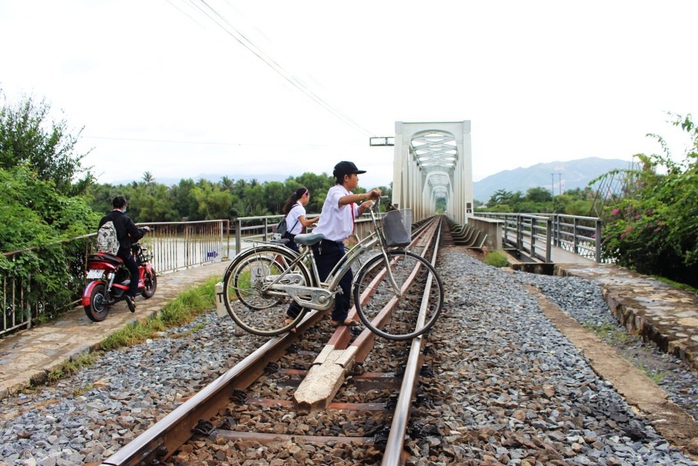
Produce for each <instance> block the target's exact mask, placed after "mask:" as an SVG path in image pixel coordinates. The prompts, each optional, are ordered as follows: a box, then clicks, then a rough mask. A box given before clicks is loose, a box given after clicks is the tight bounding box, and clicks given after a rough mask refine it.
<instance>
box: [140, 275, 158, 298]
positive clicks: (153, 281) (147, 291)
mask: <svg viewBox="0 0 698 466" xmlns="http://www.w3.org/2000/svg"><path fill="white" fill-rule="evenodd" d="M143 283H144V284H145V288H143V290H142V291H141V296H143V297H144V298H145V299H148V298H152V297H153V295H154V294H155V290H157V288H158V277H157V275H156V274H155V270H153V271H151V272H146V273H145V276H144V277H143Z"/></svg>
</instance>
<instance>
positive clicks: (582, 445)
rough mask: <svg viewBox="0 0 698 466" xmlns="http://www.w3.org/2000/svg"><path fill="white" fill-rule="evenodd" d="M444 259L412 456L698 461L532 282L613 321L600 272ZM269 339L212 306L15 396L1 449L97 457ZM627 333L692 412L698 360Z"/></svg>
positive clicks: (26, 461) (29, 456) (459, 255)
mask: <svg viewBox="0 0 698 466" xmlns="http://www.w3.org/2000/svg"><path fill="white" fill-rule="evenodd" d="M438 269H439V272H440V275H441V277H442V279H443V282H444V286H445V289H446V301H445V309H444V313H443V315H442V316H441V318H440V320H439V322H438V323H437V326H436V327H435V328H434V330H433V331H432V334H431V335H430V336H429V345H430V346H432V347H433V350H434V351H433V354H434V356H431V357H430V358H429V363H430V364H431V368H432V371H433V374H434V375H433V377H430V378H428V379H425V380H423V382H422V384H421V389H422V391H423V394H424V395H425V397H422V399H421V403H420V405H419V406H417V407H416V408H415V411H414V414H413V419H412V433H413V435H412V436H411V438H410V440H409V441H408V444H407V448H408V449H409V451H410V453H411V454H412V456H411V457H410V460H409V461H410V464H424V465H428V464H485V463H487V464H510V465H526V464H528V465H537V464H546V465H547V464H569V465H578V464H602V465H650V464H652V465H653V464H667V465H669V464H671V465H688V464H695V463H693V462H692V461H691V460H690V459H689V458H688V457H687V456H685V455H684V454H683V453H681V452H680V451H679V450H678V449H677V448H674V447H672V446H671V445H670V444H669V443H668V442H667V441H666V440H665V439H664V438H662V437H661V436H660V435H659V434H658V433H657V432H656V431H655V429H654V428H653V427H652V426H651V425H650V424H649V423H648V422H647V421H645V420H644V419H642V418H640V417H638V416H636V415H635V414H634V413H633V411H632V409H631V408H630V407H629V406H628V405H627V404H626V403H625V402H624V401H623V399H622V398H621V397H620V395H618V393H616V391H615V390H614V389H613V387H612V386H611V385H610V384H609V383H607V382H605V381H604V380H602V379H600V378H599V377H598V376H597V375H596V374H595V373H594V371H593V370H592V369H591V368H590V366H589V364H588V362H587V360H586V359H585V358H584V357H583V355H582V354H580V351H578V350H577V349H576V348H575V347H574V346H573V345H572V344H571V343H570V342H569V340H568V339H567V338H566V337H565V336H564V335H562V334H561V333H560V332H559V331H558V330H557V329H556V328H555V327H554V326H553V325H552V324H551V323H550V322H549V321H548V319H547V318H545V317H544V315H543V314H542V312H541V309H540V306H539V304H538V302H537V299H536V297H534V296H532V295H531V293H530V292H529V291H527V290H526V285H532V286H535V287H536V288H538V289H540V290H541V292H542V293H543V294H544V295H545V296H546V297H547V298H548V299H549V300H550V301H552V302H554V303H555V304H557V305H558V306H559V307H560V308H562V309H563V310H564V311H565V312H567V313H568V314H569V315H570V316H572V317H574V318H575V319H576V320H578V321H579V322H580V323H583V324H585V325H587V326H590V327H595V326H596V327H603V326H609V327H610V326H617V323H616V321H615V319H614V318H613V317H612V316H611V314H610V313H609V311H608V308H607V306H606V304H605V302H604V301H603V299H602V297H601V292H600V290H599V288H598V286H597V285H596V284H595V283H593V282H589V281H586V280H582V279H578V278H574V277H564V278H563V277H549V276H539V275H532V274H526V273H520V272H516V273H512V272H511V271H504V270H501V269H497V268H494V267H490V266H488V265H485V264H483V263H482V262H480V261H478V260H476V259H474V258H472V257H470V256H468V255H466V254H464V253H463V250H462V249H459V248H445V249H444V250H443V251H442V252H441V253H440V259H439V264H438ZM618 331H622V329H620V328H618ZM264 341H265V339H263V338H259V337H254V336H251V335H248V334H245V333H244V332H242V331H241V330H240V329H238V328H237V327H236V326H235V325H234V323H233V322H232V320H230V319H229V318H227V317H225V318H222V319H221V318H218V317H217V315H216V313H215V311H213V310H212V311H211V312H208V313H205V314H203V315H201V316H199V317H198V318H197V319H196V320H195V321H194V322H192V323H191V324H189V325H186V326H184V327H181V328H177V329H171V330H169V331H167V332H164V333H163V334H162V335H161V336H160V337H159V338H156V339H152V340H149V341H147V342H145V343H143V344H139V345H136V346H133V347H130V348H124V349H121V350H118V351H112V352H109V353H107V354H105V355H103V356H102V357H100V358H99V360H98V361H97V362H96V363H95V364H94V365H93V366H91V367H88V368H83V369H81V370H80V371H79V372H78V373H77V374H76V375H73V376H70V377H65V378H63V379H61V380H60V381H59V382H58V383H57V384H56V385H54V386H51V387H41V388H40V389H37V390H36V391H34V392H31V393H24V394H20V395H14V396H10V397H7V398H5V399H3V400H2V402H1V403H2V415H0V428H1V429H2V431H1V432H2V434H1V435H2V446H1V447H0V457H1V458H2V462H3V463H4V464H6V465H34V464H36V465H66V466H68V465H81V464H84V463H88V462H96V463H99V462H101V461H102V460H104V459H106V458H107V457H109V456H110V455H111V454H113V453H114V452H116V451H117V450H118V449H119V448H121V446H123V445H124V444H126V443H128V442H129V441H130V440H132V439H134V438H135V437H137V436H138V435H139V434H140V433H141V432H143V431H144V430H145V429H146V428H148V427H150V426H151V425H152V424H154V423H155V422H157V421H158V420H159V419H161V418H163V417H164V416H165V415H167V414H168V413H169V412H171V411H172V410H173V409H175V408H176V407H177V406H178V405H180V404H181V403H182V400H183V399H184V398H186V397H188V396H190V395H191V394H192V393H194V392H196V391H198V390H199V389H201V388H202V387H203V386H205V385H206V384H207V383H209V382H211V381H213V380H214V379H216V378H217V377H218V376H219V375H220V374H222V373H223V372H225V371H226V370H227V369H228V368H230V367H231V366H232V365H234V364H235V363H236V362H238V361H240V360H242V359H243V358H244V357H246V356H247V355H248V354H249V353H250V352H251V351H253V350H254V349H255V348H257V347H258V346H260V345H261V344H262V343H263V342H264ZM626 344H627V345H628V346H629V347H631V349H633V350H634V353H633V354H636V353H637V354H640V353H642V356H641V357H642V358H644V359H643V361H644V364H645V366H646V367H647V368H648V369H650V368H649V365H650V364H651V363H652V361H655V363H656V365H657V366H661V367H662V370H663V371H664V372H663V377H662V380H661V381H660V385H661V387H662V388H663V389H664V390H666V391H667V392H668V393H669V394H670V397H671V399H672V401H674V402H675V403H677V404H679V405H680V406H682V407H683V408H684V409H686V410H687V411H688V412H690V413H691V414H692V415H693V416H694V417H695V416H696V412H695V407H696V406H697V405H698V393H696V388H695V387H698V384H696V377H695V374H694V373H693V372H691V371H690V370H688V369H687V368H686V367H684V366H682V365H681V363H680V362H679V361H676V360H672V359H671V358H669V357H668V356H666V355H663V354H660V353H658V352H655V351H653V349H652V347H651V346H647V345H644V344H643V343H642V342H639V341H635V340H632V339H630V340H628V341H627V342H626ZM653 358H654V359H653ZM367 464H368V463H367Z"/></svg>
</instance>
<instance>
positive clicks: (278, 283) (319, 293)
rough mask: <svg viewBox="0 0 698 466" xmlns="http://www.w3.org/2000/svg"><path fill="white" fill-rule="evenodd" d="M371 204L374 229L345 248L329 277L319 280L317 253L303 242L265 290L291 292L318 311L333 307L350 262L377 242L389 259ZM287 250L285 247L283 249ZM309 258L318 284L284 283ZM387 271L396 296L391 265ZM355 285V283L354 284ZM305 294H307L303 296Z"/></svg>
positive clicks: (298, 300)
mask: <svg viewBox="0 0 698 466" xmlns="http://www.w3.org/2000/svg"><path fill="white" fill-rule="evenodd" d="M377 204H379V203H378V202H375V203H374V206H371V208H370V209H369V212H370V214H371V220H372V222H373V227H374V228H373V231H372V232H371V233H369V234H368V235H367V236H366V237H365V238H364V239H362V240H360V241H359V242H358V243H357V244H355V245H354V246H353V247H351V248H350V249H349V250H348V251H347V252H345V254H344V257H342V259H341V260H340V261H339V262H338V263H337V264H336V265H335V266H334V267H333V268H332V270H331V271H330V273H329V275H328V276H327V279H326V280H325V281H324V282H323V281H321V280H320V276H319V273H318V270H317V265H316V263H315V257H314V255H313V254H312V253H311V252H310V251H311V246H310V245H308V246H303V247H302V250H301V253H300V254H299V255H298V256H297V257H296V258H295V259H294V260H293V261H292V262H291V263H290V264H287V265H286V269H285V270H284V271H282V273H281V274H279V275H270V276H269V277H268V278H270V279H272V280H271V281H270V282H269V283H265V284H264V286H263V291H264V292H266V293H268V294H269V295H273V296H279V297H282V296H290V297H291V298H293V299H294V301H296V302H297V303H298V305H300V306H301V307H304V308H308V309H315V310H319V311H325V310H328V309H329V308H330V307H332V304H333V303H334V297H335V295H336V294H337V292H338V290H339V282H340V280H341V279H342V277H344V275H346V273H347V272H348V271H349V270H350V269H351V266H352V265H353V264H354V263H355V262H356V261H358V260H359V259H360V258H361V257H362V256H363V255H364V254H366V253H367V252H368V251H370V250H371V249H372V248H373V247H374V246H375V245H376V244H379V245H380V250H381V254H382V255H383V258H384V259H385V262H386V264H387V263H388V256H387V254H386V252H385V251H386V245H385V240H384V239H383V237H382V235H381V227H380V226H379V225H378V222H377V221H376V216H375V213H374V208H375V205H377ZM284 252H286V251H284ZM307 258H310V264H311V266H310V268H311V272H312V277H313V280H314V281H315V283H317V284H319V285H318V286H301V285H294V284H284V283H282V281H283V278H284V277H285V276H287V275H288V274H289V273H290V270H292V269H293V268H294V267H296V266H298V267H304V268H306V271H307V267H306V265H305V260H306V259H307ZM387 273H388V276H389V278H390V283H391V286H392V288H393V291H394V292H395V294H396V296H398V297H399V296H401V295H402V291H401V290H400V287H399V286H398V285H397V284H396V282H395V279H394V277H393V275H392V272H391V270H390V268H389V267H387ZM352 287H353V284H352ZM304 297H307V299H306V298H304Z"/></svg>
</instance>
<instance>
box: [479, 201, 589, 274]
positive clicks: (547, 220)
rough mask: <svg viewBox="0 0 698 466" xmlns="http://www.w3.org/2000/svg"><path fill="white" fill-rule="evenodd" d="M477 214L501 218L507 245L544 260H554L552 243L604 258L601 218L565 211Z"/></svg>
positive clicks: (562, 247)
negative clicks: (602, 255) (553, 212)
mask: <svg viewBox="0 0 698 466" xmlns="http://www.w3.org/2000/svg"><path fill="white" fill-rule="evenodd" d="M474 215H475V216H478V217H486V218H493V219H498V220H502V221H503V222H504V228H503V229H502V242H503V244H504V245H510V246H513V247H516V249H518V250H520V251H523V252H526V253H528V254H529V255H530V256H531V257H534V258H536V259H539V260H542V261H544V262H552V260H551V255H552V247H553V246H555V247H558V248H560V249H563V250H565V251H569V252H572V253H574V254H577V255H579V256H581V257H584V258H587V259H590V260H593V261H596V262H598V263H600V262H601V228H602V225H603V223H602V220H601V219H600V218H597V217H583V216H578V215H566V214H515V213H499V212H476V213H475V214H474Z"/></svg>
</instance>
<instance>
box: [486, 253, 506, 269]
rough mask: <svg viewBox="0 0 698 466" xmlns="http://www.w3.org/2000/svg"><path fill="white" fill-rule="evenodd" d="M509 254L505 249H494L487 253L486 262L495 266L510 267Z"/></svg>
mask: <svg viewBox="0 0 698 466" xmlns="http://www.w3.org/2000/svg"><path fill="white" fill-rule="evenodd" d="M507 257H508V254H507V253H506V252H504V251H492V252H488V253H487V254H486V255H485V264H488V265H491V266H493V267H508V266H509V261H508V260H507Z"/></svg>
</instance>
